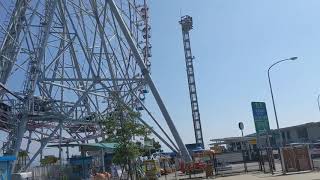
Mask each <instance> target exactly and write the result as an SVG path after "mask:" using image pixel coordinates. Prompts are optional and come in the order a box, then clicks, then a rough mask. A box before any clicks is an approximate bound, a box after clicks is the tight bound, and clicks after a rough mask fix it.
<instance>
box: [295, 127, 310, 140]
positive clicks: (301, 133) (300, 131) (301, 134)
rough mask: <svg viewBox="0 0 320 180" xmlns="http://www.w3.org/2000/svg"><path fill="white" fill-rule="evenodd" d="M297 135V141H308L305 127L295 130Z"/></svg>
mask: <svg viewBox="0 0 320 180" xmlns="http://www.w3.org/2000/svg"><path fill="white" fill-rule="evenodd" d="M297 134H298V138H299V139H308V131H307V128H305V127H303V128H299V129H297Z"/></svg>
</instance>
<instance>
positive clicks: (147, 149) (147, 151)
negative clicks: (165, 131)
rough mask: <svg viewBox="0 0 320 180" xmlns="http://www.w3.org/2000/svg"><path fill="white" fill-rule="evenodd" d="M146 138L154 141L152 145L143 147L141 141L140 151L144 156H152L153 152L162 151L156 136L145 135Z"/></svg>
mask: <svg viewBox="0 0 320 180" xmlns="http://www.w3.org/2000/svg"><path fill="white" fill-rule="evenodd" d="M145 139H147V140H151V141H152V147H145V146H143V147H141V143H140V142H139V143H138V144H139V145H140V147H141V149H140V152H141V154H142V156H151V154H153V153H156V152H162V149H161V144H160V143H159V142H158V141H156V140H155V139H154V138H153V139H149V138H148V137H145Z"/></svg>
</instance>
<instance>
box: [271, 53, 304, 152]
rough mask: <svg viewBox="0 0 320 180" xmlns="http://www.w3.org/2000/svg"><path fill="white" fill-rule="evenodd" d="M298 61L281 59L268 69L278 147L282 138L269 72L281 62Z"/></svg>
mask: <svg viewBox="0 0 320 180" xmlns="http://www.w3.org/2000/svg"><path fill="white" fill-rule="evenodd" d="M296 59H298V57H292V58H288V59H283V60H280V61H277V62H275V63H273V64H272V65H271V66H270V67H269V69H268V79H269V86H270V92H271V98H272V104H273V110H274V116H275V118H276V123H277V130H278V133H279V136H280V147H281V146H282V145H283V144H282V143H283V142H282V136H281V132H280V128H279V122H278V116H277V110H276V106H275V103H274V97H273V90H272V85H271V80H270V70H271V68H272V67H273V66H275V65H277V64H279V63H281V62H284V61H294V60H296Z"/></svg>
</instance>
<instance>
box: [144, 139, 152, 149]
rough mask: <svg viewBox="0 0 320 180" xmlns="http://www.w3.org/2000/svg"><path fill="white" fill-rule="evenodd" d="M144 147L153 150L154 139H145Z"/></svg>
mask: <svg viewBox="0 0 320 180" xmlns="http://www.w3.org/2000/svg"><path fill="white" fill-rule="evenodd" d="M144 147H146V148H153V139H144Z"/></svg>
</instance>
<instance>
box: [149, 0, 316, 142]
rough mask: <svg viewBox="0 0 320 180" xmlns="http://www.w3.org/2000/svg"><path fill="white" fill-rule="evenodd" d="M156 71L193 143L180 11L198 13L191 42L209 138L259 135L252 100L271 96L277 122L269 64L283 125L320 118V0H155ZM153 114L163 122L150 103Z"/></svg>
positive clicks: (174, 115) (179, 126)
mask: <svg viewBox="0 0 320 180" xmlns="http://www.w3.org/2000/svg"><path fill="white" fill-rule="evenodd" d="M149 3H150V12H151V21H152V22H151V24H152V53H153V57H152V76H153V79H154V81H155V83H156V85H157V87H158V89H159V91H160V94H161V95H162V98H163V100H164V102H165V104H166V105H167V108H168V110H169V112H170V114H171V116H172V119H173V120H174V121H175V124H176V126H177V129H178V130H179V132H180V135H181V136H182V138H183V140H184V141H185V143H193V142H194V133H193V125H192V117H191V110H190V100H189V95H188V86H187V79H186V72H185V62H184V52H183V44H182V37H181V36H182V35H181V28H180V25H179V23H178V21H179V18H180V15H181V14H182V15H185V14H188V15H190V16H192V17H193V21H194V29H193V30H192V31H191V47H192V51H193V55H194V56H195V57H196V59H195V61H194V66H195V75H196V83H197V91H198V98H199V105H200V114H201V121H202V127H203V134H204V137H205V143H206V144H208V142H209V139H212V138H220V137H226V136H239V135H240V134H241V133H240V131H239V129H238V126H237V124H238V122H239V121H242V122H243V123H244V125H245V134H248V133H253V132H254V131H255V130H254V124H253V117H252V112H251V106H250V102H251V101H265V102H266V103H267V109H268V114H269V121H270V126H271V128H275V127H276V124H275V119H274V114H273V110H272V105H271V96H270V91H269V87H268V81H267V80H268V79H267V69H268V67H269V66H270V65H271V64H272V63H273V62H275V61H277V60H281V59H284V58H288V57H292V56H298V57H299V59H298V60H297V61H293V62H285V63H283V64H279V65H278V66H276V67H274V68H273V70H272V72H271V78H272V82H273V87H274V93H275V101H276V105H277V110H278V117H279V123H280V126H281V127H285V126H291V125H296V124H301V123H306V122H311V121H319V120H320V113H319V110H318V107H317V100H316V99H317V95H318V94H319V93H320V88H319V87H320V84H319V77H320V72H319V67H320V51H319V50H320V12H319V7H320V1H316V0H313V1H312V0H308V1H301V0H282V1H279V0H259V1H258V0H241V1H234V0H201V2H200V1H195V0H174V1H172V0H161V1H156V0H153V1H149ZM149 105H150V106H151V107H152V111H153V112H154V113H155V114H156V116H157V117H158V118H159V121H160V122H161V123H162V124H164V120H163V119H162V117H161V115H160V114H159V113H158V112H157V111H158V110H157V109H156V107H155V106H154V102H152V100H150V101H149Z"/></svg>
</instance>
